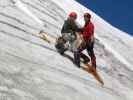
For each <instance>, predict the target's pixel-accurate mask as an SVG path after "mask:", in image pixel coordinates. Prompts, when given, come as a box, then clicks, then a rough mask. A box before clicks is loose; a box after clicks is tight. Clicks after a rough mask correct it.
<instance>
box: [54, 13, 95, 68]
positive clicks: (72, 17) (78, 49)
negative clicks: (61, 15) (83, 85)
mask: <svg viewBox="0 0 133 100" xmlns="http://www.w3.org/2000/svg"><path fill="white" fill-rule="evenodd" d="M76 19H77V14H76V13H75V12H71V13H70V14H69V16H68V18H67V20H65V22H64V24H63V27H62V30H61V33H62V36H61V37H59V38H58V40H57V44H56V48H57V49H58V51H59V52H60V54H63V53H64V52H65V51H66V50H67V49H68V46H66V44H67V42H69V44H70V45H71V46H70V47H72V49H71V50H72V51H73V53H74V63H75V64H76V65H77V66H78V67H80V58H83V60H84V63H88V62H89V61H90V59H89V57H88V56H86V55H85V54H83V53H82V51H83V50H85V49H86V50H87V52H88V55H89V56H90V58H91V63H92V66H94V67H95V68H96V57H95V54H94V50H93V48H94V25H93V23H92V22H91V20H90V19H91V15H90V14H89V13H85V14H84V21H85V25H84V27H82V28H81V27H79V26H78V24H77V23H76ZM78 37H80V38H78ZM77 40H82V42H81V43H80V46H76V44H75V43H76V42H75V41H77Z"/></svg>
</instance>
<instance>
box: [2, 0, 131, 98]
mask: <svg viewBox="0 0 133 100" xmlns="http://www.w3.org/2000/svg"><path fill="white" fill-rule="evenodd" d="M70 11H76V12H77V13H78V15H79V17H78V20H77V22H79V23H80V24H81V25H83V24H84V22H83V17H82V16H83V13H84V12H90V13H91V14H92V16H93V19H92V21H93V22H94V24H95V28H96V30H95V34H96V45H95V53H96V56H97V63H98V71H99V73H100V74H101V76H102V77H103V80H104V82H105V86H104V87H101V86H100V85H99V84H98V83H97V81H96V80H95V79H94V78H93V77H92V76H91V75H89V74H88V73H86V72H84V71H83V70H81V69H78V68H77V67H76V66H75V65H74V64H73V63H72V62H71V61H70V60H69V59H68V58H65V57H62V56H60V55H59V54H58V53H57V52H56V50H55V48H54V45H53V44H48V43H46V42H44V41H43V40H41V39H39V38H38V37H37V33H38V32H39V31H40V30H44V31H46V32H48V33H49V34H50V35H51V36H53V37H57V36H59V35H60V29H61V26H62V24H63V21H64V19H65V18H66V16H67V14H68V13H69V12H70ZM132 43H133V38H132V37H131V36H129V35H128V34H126V33H124V32H122V31H120V30H118V29H116V28H114V27H113V26H111V25H110V24H108V23H107V22H106V21H104V20H103V19H102V18H100V17H99V16H98V15H96V14H95V13H94V12H92V11H91V10H89V9H87V8H85V7H84V6H82V5H80V4H79V3H77V2H76V1H74V0H0V79H1V81H0V100H88V99H89V100H103V99H108V100H133V79H132V76H133V67H132V66H131V65H132V64H133V53H132V52H133V44H132Z"/></svg>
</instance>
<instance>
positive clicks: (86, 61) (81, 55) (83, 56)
mask: <svg viewBox="0 0 133 100" xmlns="http://www.w3.org/2000/svg"><path fill="white" fill-rule="evenodd" d="M80 57H81V58H82V59H83V63H85V64H87V63H88V62H89V61H90V59H89V57H88V56H87V55H85V54H84V53H82V52H81V53H80Z"/></svg>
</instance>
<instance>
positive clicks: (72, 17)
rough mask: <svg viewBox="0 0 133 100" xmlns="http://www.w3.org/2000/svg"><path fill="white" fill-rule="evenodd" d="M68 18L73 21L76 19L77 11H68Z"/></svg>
mask: <svg viewBox="0 0 133 100" xmlns="http://www.w3.org/2000/svg"><path fill="white" fill-rule="evenodd" d="M68 16H69V19H70V20H72V21H75V20H76V19H77V13H76V12H71V13H69V15H68Z"/></svg>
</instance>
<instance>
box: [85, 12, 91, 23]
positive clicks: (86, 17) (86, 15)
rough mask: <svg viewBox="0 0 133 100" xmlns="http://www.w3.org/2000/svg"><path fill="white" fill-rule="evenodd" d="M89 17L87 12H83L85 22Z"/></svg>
mask: <svg viewBox="0 0 133 100" xmlns="http://www.w3.org/2000/svg"><path fill="white" fill-rule="evenodd" d="M90 19H91V15H90V14H89V13H84V20H85V22H89V21H90Z"/></svg>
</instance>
